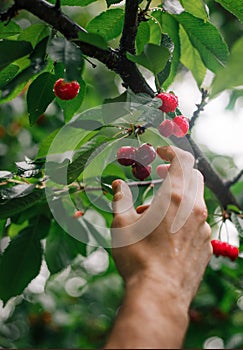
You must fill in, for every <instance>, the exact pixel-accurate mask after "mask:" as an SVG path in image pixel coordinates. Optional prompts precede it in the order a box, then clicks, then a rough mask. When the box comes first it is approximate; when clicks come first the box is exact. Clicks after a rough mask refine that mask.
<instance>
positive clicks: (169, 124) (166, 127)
mask: <svg viewBox="0 0 243 350" xmlns="http://www.w3.org/2000/svg"><path fill="white" fill-rule="evenodd" d="M158 130H159V133H160V134H161V135H162V136H164V137H169V136H171V135H173V130H174V123H173V121H172V120H169V119H166V120H164V121H163V122H162V123H161V124H160V125H159V126H158Z"/></svg>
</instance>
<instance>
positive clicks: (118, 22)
mask: <svg viewBox="0 0 243 350" xmlns="http://www.w3.org/2000/svg"><path fill="white" fill-rule="evenodd" d="M123 18H124V11H123V10H122V9H118V8H116V9H110V10H107V11H105V12H102V13H101V14H100V15H98V16H97V17H95V18H93V19H92V20H91V21H90V22H89V23H88V25H87V27H86V29H87V31H88V32H91V33H95V34H99V35H101V36H102V37H103V38H104V39H105V40H107V41H109V40H112V39H115V38H116V37H118V36H119V35H120V34H121V32H122V27H123Z"/></svg>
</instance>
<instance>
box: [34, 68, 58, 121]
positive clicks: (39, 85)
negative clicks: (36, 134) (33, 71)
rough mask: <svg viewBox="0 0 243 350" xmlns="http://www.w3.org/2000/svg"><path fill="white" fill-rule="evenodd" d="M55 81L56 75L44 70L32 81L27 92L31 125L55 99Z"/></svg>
mask: <svg viewBox="0 0 243 350" xmlns="http://www.w3.org/2000/svg"><path fill="white" fill-rule="evenodd" d="M55 81H56V77H55V75H53V74H51V73H49V72H44V73H42V74H40V75H39V76H38V77H37V78H36V79H35V80H34V81H33V82H32V83H31V85H30V87H29V89H28V93H27V105H28V113H29V121H30V125H33V124H34V123H35V122H36V120H37V119H38V117H39V116H40V115H41V114H42V113H44V112H45V110H46V108H47V107H48V106H49V104H50V103H51V102H52V100H53V99H54V97H55V96H54V93H53V85H54V83H55Z"/></svg>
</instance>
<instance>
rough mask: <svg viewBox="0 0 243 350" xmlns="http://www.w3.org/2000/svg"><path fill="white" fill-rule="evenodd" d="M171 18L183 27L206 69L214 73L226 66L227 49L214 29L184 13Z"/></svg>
mask: <svg viewBox="0 0 243 350" xmlns="http://www.w3.org/2000/svg"><path fill="white" fill-rule="evenodd" d="M173 17H174V18H175V19H176V20H177V21H178V22H179V23H180V24H181V25H182V26H183V28H184V29H185V31H186V33H187V35H188V37H189V39H190V41H191V43H192V45H193V46H194V47H195V48H196V49H197V50H198V52H199V54H200V56H201V59H202V61H203V63H204V64H205V66H206V67H207V68H208V69H210V70H211V71H212V72H214V73H215V72H217V70H219V69H220V68H222V67H223V66H224V65H225V64H226V62H227V59H228V54H229V52H228V47H227V45H226V43H225V41H224V39H223V38H222V36H221V34H220V33H219V31H218V30H217V28H216V27H214V26H213V25H212V24H211V23H209V22H205V21H204V20H202V19H200V18H197V17H194V16H192V15H191V14H190V13H186V12H183V13H181V14H180V15H173Z"/></svg>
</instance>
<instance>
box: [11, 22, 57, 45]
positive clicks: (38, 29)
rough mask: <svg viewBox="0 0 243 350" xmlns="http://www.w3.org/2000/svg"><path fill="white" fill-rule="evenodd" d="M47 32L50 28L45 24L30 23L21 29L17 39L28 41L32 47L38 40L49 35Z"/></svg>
mask: <svg viewBox="0 0 243 350" xmlns="http://www.w3.org/2000/svg"><path fill="white" fill-rule="evenodd" d="M49 34H50V30H49V28H48V27H47V26H46V25H45V24H40V23H38V24H32V25H31V26H29V27H27V28H25V29H24V30H22V31H21V33H20V34H19V37H18V40H20V41H21V40H25V41H28V42H30V43H31V45H32V46H33V47H35V46H36V44H38V42H40V41H41V40H42V39H44V38H45V37H47V36H49Z"/></svg>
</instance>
